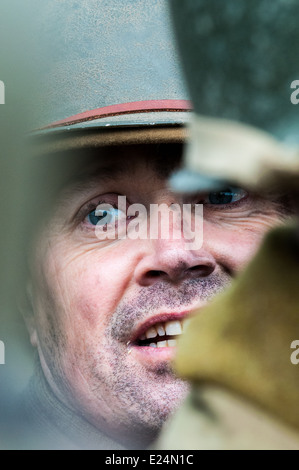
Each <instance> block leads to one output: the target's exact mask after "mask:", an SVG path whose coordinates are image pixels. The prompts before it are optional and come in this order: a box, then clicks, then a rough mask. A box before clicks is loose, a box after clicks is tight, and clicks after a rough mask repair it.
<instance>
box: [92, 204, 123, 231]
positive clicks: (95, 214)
mask: <svg viewBox="0 0 299 470" xmlns="http://www.w3.org/2000/svg"><path fill="white" fill-rule="evenodd" d="M106 206H107V207H105V208H96V209H95V210H93V211H92V212H90V213H89V214H88V215H87V218H86V219H87V222H88V223H90V224H91V225H93V226H99V225H100V226H103V227H104V226H105V225H109V224H115V223H116V222H117V220H118V219H119V217H120V213H121V211H120V210H119V209H117V208H116V207H113V206H109V205H106ZM108 206H109V207H108Z"/></svg>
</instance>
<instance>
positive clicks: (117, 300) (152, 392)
mask: <svg viewBox="0 0 299 470" xmlns="http://www.w3.org/2000/svg"><path fill="white" fill-rule="evenodd" d="M152 152H153V151H152V150H150V148H143V149H141V148H140V147H138V148H136V149H135V150H133V149H130V150H129V149H128V150H127V151H125V150H122V151H120V150H119V151H116V150H114V151H113V153H112V151H111V155H110V156H109V159H107V158H105V159H104V160H105V162H101V161H100V162H99V161H97V162H96V163H95V166H94V169H93V171H91V172H90V176H89V177H83V176H82V180H81V181H79V182H76V183H74V184H71V185H70V186H69V187H67V188H66V189H65V190H64V191H63V193H62V194H61V195H60V196H59V198H58V203H57V205H56V207H55V209H54V211H53V216H52V218H51V220H50V222H49V224H48V225H47V227H46V228H45V229H44V230H43V231H42V232H41V235H40V237H39V241H38V243H37V247H36V249H35V254H34V261H33V263H32V281H33V294H34V295H33V298H34V310H35V319H34V326H33V328H32V329H31V339H32V343H33V344H34V345H36V346H37V348H38V351H39V356H40V359H41V364H42V368H43V370H44V373H45V375H46V378H47V380H48V382H49V384H50V386H51V387H52V389H53V391H54V393H55V394H56V395H57V396H58V397H59V398H60V399H61V400H62V401H63V402H65V404H66V405H67V406H69V407H71V408H73V409H75V410H79V411H80V414H81V415H82V414H83V415H84V416H85V418H86V419H87V420H88V421H89V422H91V423H92V424H94V425H95V426H96V427H97V428H99V429H103V430H104V431H105V432H106V433H108V434H110V435H112V436H115V437H116V438H117V439H119V440H123V441H126V440H127V441H129V442H131V443H132V442H133V443H134V444H135V445H138V443H143V442H147V441H149V440H150V439H152V438H153V437H155V433H156V432H157V431H158V430H159V429H160V427H161V425H162V423H163V422H164V421H165V419H166V418H167V417H168V416H169V414H170V413H171V412H172V411H173V410H174V409H175V408H176V407H177V406H178V404H179V403H180V402H181V400H182V398H183V397H184V396H185V394H186V392H187V385H186V384H185V383H184V382H183V381H182V380H180V379H178V378H176V377H175V375H174V374H173V372H172V370H171V358H172V357H173V354H174V352H175V347H174V344H175V338H174V337H175V336H176V335H177V334H179V333H180V332H181V329H183V324H184V319H185V318H186V317H187V316H188V315H189V314H190V312H191V311H192V309H194V308H195V307H198V306H204V305H205V304H206V303H207V302H208V301H209V300H210V299H211V298H212V297H213V296H214V295H215V294H217V293H218V292H220V291H221V290H222V289H224V288H225V287H226V286H227V285H228V284H229V283H230V281H231V279H232V278H233V277H234V276H235V275H236V274H237V273H238V272H239V271H240V270H241V269H242V268H243V267H244V266H245V265H246V263H247V262H248V260H249V259H250V258H251V257H252V256H253V254H254V253H255V251H256V250H257V247H258V245H259V243H260V241H261V238H262V236H263V234H264V233H265V231H266V230H268V229H269V228H270V227H272V226H273V225H274V224H276V223H278V222H279V221H280V220H282V218H283V215H282V212H283V210H282V205H281V204H280V203H279V202H277V201H274V200H273V201H272V200H271V201H270V200H268V199H263V198H262V197H258V196H256V195H252V194H248V193H247V192H246V191H244V190H241V189H236V188H225V189H226V191H225V193H224V192H219V193H217V194H215V193H211V194H197V195H192V197H185V196H177V195H175V194H173V193H172V192H171V191H170V189H169V188H168V186H167V178H168V176H169V170H170V169H171V166H172V164H170V168H169V162H171V158H172V155H166V156H165V155H163V152H161V155H159V154H157V155H154V154H153V153H152ZM164 153H165V150H164ZM173 158H174V161H176V160H177V158H176V157H175V156H173ZM107 160H108V163H107ZM166 161H167V162H166ZM165 162H166V163H165ZM173 166H174V163H173ZM87 174H89V173H87ZM118 196H126V200H127V204H128V205H130V204H133V203H139V204H142V205H143V206H144V207H146V208H147V209H149V208H150V205H151V204H161V203H164V204H167V205H168V206H170V205H171V204H173V203H177V204H179V205H182V204H186V203H190V204H203V206H204V214H203V215H204V223H203V236H204V238H203V245H202V247H201V248H200V249H194V250H187V249H186V247H185V245H184V240H183V239H182V237H181V238H180V239H178V238H176V239H174V238H169V239H163V238H162V237H158V238H157V239H150V238H148V239H140V240H138V239H137V240H133V239H130V237H127V238H123V239H115V240H104V239H101V240H100V239H99V238H98V237H97V236H96V231H95V227H96V225H97V223H98V222H99V221H100V217H99V215H98V214H97V212H96V208H97V206H98V205H99V204H103V203H105V204H110V205H111V206H113V207H114V209H112V210H111V211H110V213H109V217H110V218H111V220H116V219H117V217H118V216H119V210H118V208H117V201H118ZM130 220H131V218H130ZM127 222H129V221H127Z"/></svg>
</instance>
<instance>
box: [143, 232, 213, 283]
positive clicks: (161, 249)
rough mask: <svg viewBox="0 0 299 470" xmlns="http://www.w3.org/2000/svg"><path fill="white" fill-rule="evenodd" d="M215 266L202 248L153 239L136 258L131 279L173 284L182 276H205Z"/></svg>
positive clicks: (184, 277) (187, 277)
mask: <svg viewBox="0 0 299 470" xmlns="http://www.w3.org/2000/svg"><path fill="white" fill-rule="evenodd" d="M215 268H216V261H215V259H214V257H213V256H212V255H211V254H210V253H209V252H207V251H206V250H205V249H204V248H201V249H200V250H196V251H195V250H194V251H192V250H186V248H185V246H184V245H183V244H182V243H180V241H172V242H171V241H166V240H161V239H160V240H156V241H155V242H152V245H151V249H150V250H149V252H148V253H147V254H145V255H144V256H143V257H142V259H141V260H140V261H139V263H138V265H137V266H136V269H135V273H134V274H135V281H136V282H137V283H138V284H139V285H141V286H151V285H153V284H155V283H156V282H158V281H162V280H163V281H165V282H169V283H173V284H177V283H179V282H181V281H183V280H185V279H192V278H206V277H208V276H210V275H211V274H212V273H213V272H214V270H215Z"/></svg>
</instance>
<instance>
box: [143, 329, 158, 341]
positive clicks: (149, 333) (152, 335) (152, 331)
mask: <svg viewBox="0 0 299 470" xmlns="http://www.w3.org/2000/svg"><path fill="white" fill-rule="evenodd" d="M145 336H146V338H147V339H150V338H155V337H156V336H157V330H156V328H154V327H151V328H150V329H149V330H147V332H146V333H145Z"/></svg>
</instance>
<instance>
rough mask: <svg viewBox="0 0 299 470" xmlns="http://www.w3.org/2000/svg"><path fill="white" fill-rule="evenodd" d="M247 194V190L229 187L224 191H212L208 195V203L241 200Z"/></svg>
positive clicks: (228, 202)
mask: <svg viewBox="0 0 299 470" xmlns="http://www.w3.org/2000/svg"><path fill="white" fill-rule="evenodd" d="M245 196H247V193H246V191H244V190H243V189H240V188H227V189H224V190H223V191H218V192H215V193H210V194H209V195H208V197H207V200H206V204H212V205H225V204H232V203H234V202H237V201H240V200H241V199H243V198H244V197H245Z"/></svg>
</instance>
